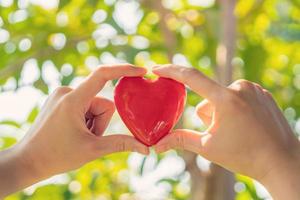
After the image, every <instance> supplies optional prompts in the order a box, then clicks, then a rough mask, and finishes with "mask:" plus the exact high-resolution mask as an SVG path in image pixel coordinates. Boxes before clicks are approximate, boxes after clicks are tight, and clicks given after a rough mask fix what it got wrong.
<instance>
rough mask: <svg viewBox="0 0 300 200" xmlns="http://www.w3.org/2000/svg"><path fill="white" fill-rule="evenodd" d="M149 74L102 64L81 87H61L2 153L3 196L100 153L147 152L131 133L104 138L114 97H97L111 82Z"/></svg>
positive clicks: (0, 194)
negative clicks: (123, 77)
mask: <svg viewBox="0 0 300 200" xmlns="http://www.w3.org/2000/svg"><path fill="white" fill-rule="evenodd" d="M145 73H146V70H145V69H142V68H137V67H133V66H132V65H129V64H124V65H114V66H101V67H100V68H98V69H97V70H96V71H94V72H93V73H92V74H91V75H90V76H89V77H88V78H87V79H86V80H85V81H84V82H83V83H82V84H81V85H80V86H79V87H78V88H76V89H71V88H69V87H60V88H58V89H57V90H56V91H55V92H54V93H53V94H52V95H50V97H49V98H48V100H47V102H46V103H45V105H44V107H43V109H42V110H41V112H40V114H39V116H38V118H37V119H36V121H35V123H34V124H33V126H32V127H31V129H30V130H29V131H28V133H27V134H26V136H25V137H24V138H23V139H22V140H21V141H20V142H19V143H17V144H16V145H15V146H13V147H12V148H10V149H7V150H5V151H2V152H1V153H0V199H2V198H3V197H5V196H6V195H8V194H11V193H14V192H16V191H19V190H21V189H23V188H25V187H27V186H30V185H32V184H34V183H36V182H38V181H40V180H43V179H46V178H48V177H50V176H53V175H55V174H59V173H62V172H67V171H70V170H74V169H77V168H79V167H81V166H82V165H84V164H85V163H87V162H89V161H92V160H94V159H96V158H98V157H101V156H105V155H108V154H111V153H115V152H122V151H137V152H140V153H142V154H148V153H149V150H148V148H147V147H146V146H144V145H143V144H141V143H139V142H137V141H136V140H135V139H134V138H133V137H131V136H127V135H109V136H103V132H104V130H105V129H106V127H107V126H108V123H109V121H110V119H111V117H112V115H113V113H114V110H115V108H114V103H113V102H112V101H110V100H108V99H105V98H103V97H98V96H96V95H97V93H98V92H99V91H100V90H101V89H102V88H103V87H104V85H105V83H106V82H107V81H109V80H112V79H118V78H120V77H122V76H143V75H145Z"/></svg>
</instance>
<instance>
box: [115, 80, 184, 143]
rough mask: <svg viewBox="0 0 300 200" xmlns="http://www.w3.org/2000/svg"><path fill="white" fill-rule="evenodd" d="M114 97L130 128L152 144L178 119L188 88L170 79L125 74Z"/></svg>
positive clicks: (144, 141)
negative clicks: (151, 78)
mask: <svg viewBox="0 0 300 200" xmlns="http://www.w3.org/2000/svg"><path fill="white" fill-rule="evenodd" d="M114 99H115V104H116V107H117V110H118V112H119V114H120V116H121V118H122V120H123V121H124V123H125V124H126V126H127V128H128V129H129V130H130V131H131V132H132V134H133V135H134V136H135V137H136V138H137V139H138V140H139V141H140V142H142V143H143V144H145V145H147V146H152V145H154V144H156V143H157V142H158V141H159V140H160V139H161V138H163V137H164V136H165V135H167V134H168V133H169V132H170V130H171V129H172V128H173V127H174V125H175V124H176V123H177V121H178V120H179V117H180V116H181V114H182V112H183V109H184V105H185V99H186V91H185V87H184V85H183V84H181V83H178V82H177V81H174V80H172V79H168V78H158V79H157V80H155V81H151V80H148V79H145V78H141V77H123V78H122V79H120V81H119V83H118V85H117V86H116V88H115V97H114Z"/></svg>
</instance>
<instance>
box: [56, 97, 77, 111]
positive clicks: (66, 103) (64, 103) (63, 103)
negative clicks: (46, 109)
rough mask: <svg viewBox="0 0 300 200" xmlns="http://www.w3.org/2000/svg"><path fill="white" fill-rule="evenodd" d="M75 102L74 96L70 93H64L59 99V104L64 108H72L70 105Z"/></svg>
mask: <svg viewBox="0 0 300 200" xmlns="http://www.w3.org/2000/svg"><path fill="white" fill-rule="evenodd" d="M74 104H75V101H74V98H73V97H72V96H71V95H68V94H67V95H65V96H63V97H62V98H61V99H60V100H59V105H60V106H62V107H63V108H64V109H72V105H74Z"/></svg>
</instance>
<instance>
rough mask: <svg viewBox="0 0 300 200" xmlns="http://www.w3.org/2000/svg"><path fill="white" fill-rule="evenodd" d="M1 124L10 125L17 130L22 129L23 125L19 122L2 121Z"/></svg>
mask: <svg viewBox="0 0 300 200" xmlns="http://www.w3.org/2000/svg"><path fill="white" fill-rule="evenodd" d="M0 124H3V125H9V126H14V127H16V128H20V127H21V124H19V123H18V122H16V121H12V120H4V121H0Z"/></svg>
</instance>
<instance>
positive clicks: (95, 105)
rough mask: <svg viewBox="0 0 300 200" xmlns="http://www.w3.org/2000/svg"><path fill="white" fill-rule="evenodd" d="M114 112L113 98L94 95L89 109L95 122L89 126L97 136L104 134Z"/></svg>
mask: <svg viewBox="0 0 300 200" xmlns="http://www.w3.org/2000/svg"><path fill="white" fill-rule="evenodd" d="M114 112H115V106H114V103H113V102H112V101H111V100H109V99H105V98H102V97H94V98H93V100H92V102H91V105H90V108H89V111H88V113H89V114H90V115H92V118H93V124H92V126H90V128H89V129H90V131H91V132H92V133H93V134H95V135H97V136H100V135H102V134H103V133H104V131H105V130H106V128H107V126H108V124H109V122H110V120H111V117H112V116H113V114H114Z"/></svg>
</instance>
